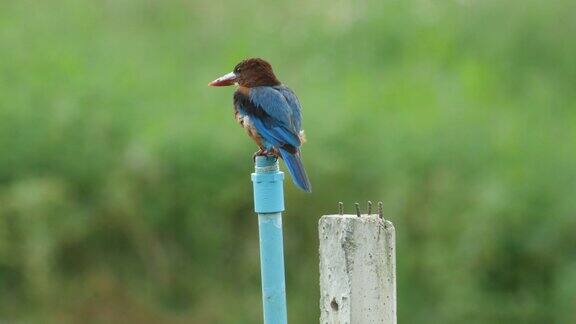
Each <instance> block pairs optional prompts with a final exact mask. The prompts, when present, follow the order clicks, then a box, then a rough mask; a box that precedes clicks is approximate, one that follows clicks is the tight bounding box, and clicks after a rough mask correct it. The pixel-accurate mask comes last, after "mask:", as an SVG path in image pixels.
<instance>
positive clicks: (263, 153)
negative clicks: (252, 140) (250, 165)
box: [252, 149, 268, 162]
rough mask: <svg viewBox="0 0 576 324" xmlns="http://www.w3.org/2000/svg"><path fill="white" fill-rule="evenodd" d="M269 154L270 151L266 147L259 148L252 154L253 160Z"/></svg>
mask: <svg viewBox="0 0 576 324" xmlns="http://www.w3.org/2000/svg"><path fill="white" fill-rule="evenodd" d="M267 155H268V151H266V150H264V149H259V150H258V151H256V152H254V154H252V160H254V162H256V157H258V156H267Z"/></svg>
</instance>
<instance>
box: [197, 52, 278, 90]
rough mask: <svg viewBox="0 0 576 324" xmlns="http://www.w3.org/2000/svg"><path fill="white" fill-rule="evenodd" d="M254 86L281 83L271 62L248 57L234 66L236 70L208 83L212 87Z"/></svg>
mask: <svg viewBox="0 0 576 324" xmlns="http://www.w3.org/2000/svg"><path fill="white" fill-rule="evenodd" d="M233 84H236V85H239V86H241V87H246V88H253V87H261V86H275V85H279V84H280V81H278V79H277V78H276V76H275V75H274V72H273V71H272V66H271V65H270V63H268V62H266V61H264V60H263V59H260V58H249V59H246V60H244V61H242V62H240V63H238V64H236V66H235V67H234V70H233V71H232V72H230V73H228V74H225V75H223V76H221V77H219V78H218V79H216V80H214V81H212V82H210V83H208V85H209V86H212V87H223V86H229V85H233Z"/></svg>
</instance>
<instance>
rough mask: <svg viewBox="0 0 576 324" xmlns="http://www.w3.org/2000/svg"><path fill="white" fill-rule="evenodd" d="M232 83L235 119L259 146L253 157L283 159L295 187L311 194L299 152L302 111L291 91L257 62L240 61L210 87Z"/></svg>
mask: <svg viewBox="0 0 576 324" xmlns="http://www.w3.org/2000/svg"><path fill="white" fill-rule="evenodd" d="M231 80H233V82H232V81H231ZM232 83H236V84H238V85H239V88H238V90H236V92H235V93H234V109H235V116H236V120H237V121H238V122H239V123H240V124H241V125H242V127H244V128H245V129H246V131H247V133H248V135H249V136H250V137H252V138H253V139H254V141H255V142H256V144H257V145H258V146H259V147H260V151H259V152H257V153H256V154H259V155H275V156H280V157H282V159H283V160H284V162H285V163H286V166H287V168H288V171H289V172H290V175H291V176H292V180H293V182H294V184H296V186H298V187H299V188H300V189H302V190H304V191H307V192H310V191H311V189H312V188H311V185H310V181H309V180H308V176H307V174H306V170H305V169H304V165H303V164H302V159H301V153H300V146H301V145H302V144H303V142H304V136H303V131H302V129H301V127H302V108H301V106H300V102H299V101H298V98H297V97H296V95H295V94H294V92H292V90H290V89H289V88H288V87H286V86H285V85H282V84H281V83H280V82H279V81H278V80H277V79H276V77H275V76H274V74H273V72H272V68H271V66H270V65H269V64H268V63H267V62H265V61H263V60H260V59H249V60H245V61H243V62H241V63H240V64H238V65H237V66H236V68H235V69H234V72H232V73H231V74H228V75H226V76H224V77H222V78H219V79H217V80H215V81H213V82H212V83H211V84H210V85H213V86H221V85H229V84H232Z"/></svg>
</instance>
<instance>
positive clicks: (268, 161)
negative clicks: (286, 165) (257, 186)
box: [254, 156, 280, 173]
mask: <svg viewBox="0 0 576 324" xmlns="http://www.w3.org/2000/svg"><path fill="white" fill-rule="evenodd" d="M279 170H280V168H279V167H278V158H276V157H274V156H257V157H256V159H255V161H254V171H256V173H272V172H276V171H279Z"/></svg>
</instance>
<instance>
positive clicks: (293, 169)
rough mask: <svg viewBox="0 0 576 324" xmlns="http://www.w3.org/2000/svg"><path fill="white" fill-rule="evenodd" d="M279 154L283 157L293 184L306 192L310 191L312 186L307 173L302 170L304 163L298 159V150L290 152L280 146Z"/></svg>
mask: <svg viewBox="0 0 576 324" xmlns="http://www.w3.org/2000/svg"><path fill="white" fill-rule="evenodd" d="M280 155H282V159H284V162H285V163H286V167H288V171H290V175H292V181H293V182H294V184H295V185H296V186H297V187H298V188H300V189H302V190H304V191H306V192H311V191H312V186H311V185H310V180H308V175H306V170H304V165H303V164H302V160H301V159H300V152H296V154H292V153H290V152H288V151H287V150H285V149H283V148H280Z"/></svg>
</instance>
